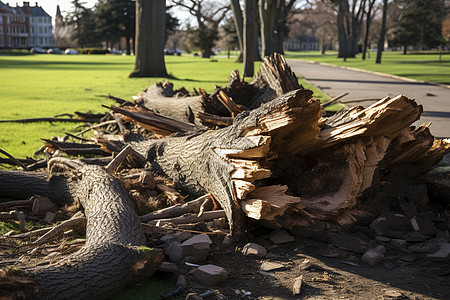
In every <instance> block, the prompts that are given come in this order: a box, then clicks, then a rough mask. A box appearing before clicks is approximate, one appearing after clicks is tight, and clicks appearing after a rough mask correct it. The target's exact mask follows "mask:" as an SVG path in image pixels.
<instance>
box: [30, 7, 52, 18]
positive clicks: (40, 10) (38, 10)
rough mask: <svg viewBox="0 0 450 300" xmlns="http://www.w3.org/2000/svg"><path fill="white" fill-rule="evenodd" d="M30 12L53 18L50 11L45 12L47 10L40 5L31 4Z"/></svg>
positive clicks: (35, 15) (33, 14)
mask: <svg viewBox="0 0 450 300" xmlns="http://www.w3.org/2000/svg"><path fill="white" fill-rule="evenodd" d="M30 13H31V15H32V16H33V17H48V18H51V17H50V15H49V14H48V13H46V12H45V10H44V9H43V8H42V7H40V6H37V5H36V6H31V7H30Z"/></svg>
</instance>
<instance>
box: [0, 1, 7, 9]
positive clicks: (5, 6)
mask: <svg viewBox="0 0 450 300" xmlns="http://www.w3.org/2000/svg"><path fill="white" fill-rule="evenodd" d="M8 7H9V6H8V5H6V4H5V3H3V2H2V1H0V8H4V9H6V8H8Z"/></svg>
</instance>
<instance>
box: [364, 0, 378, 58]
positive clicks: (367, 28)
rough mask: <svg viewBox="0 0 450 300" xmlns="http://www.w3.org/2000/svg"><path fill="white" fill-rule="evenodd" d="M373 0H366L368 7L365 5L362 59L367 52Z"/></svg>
mask: <svg viewBox="0 0 450 300" xmlns="http://www.w3.org/2000/svg"><path fill="white" fill-rule="evenodd" d="M375 1H376V0H369V1H368V5H367V6H368V7H367V12H366V13H365V15H366V30H365V33H364V44H363V49H362V50H363V54H362V59H363V60H365V59H366V52H367V45H368V43H369V33H370V25H371V23H372V18H373V8H374V5H375Z"/></svg>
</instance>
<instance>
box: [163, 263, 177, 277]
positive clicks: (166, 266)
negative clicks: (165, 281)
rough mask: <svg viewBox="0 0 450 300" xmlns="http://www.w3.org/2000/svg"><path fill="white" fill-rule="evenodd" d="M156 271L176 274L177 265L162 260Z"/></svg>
mask: <svg viewBox="0 0 450 300" xmlns="http://www.w3.org/2000/svg"><path fill="white" fill-rule="evenodd" d="M158 271H162V272H167V273H174V274H177V273H178V268H177V266H176V265H175V264H174V263H171V262H168V261H163V262H162V263H161V264H160V265H159V267H158Z"/></svg>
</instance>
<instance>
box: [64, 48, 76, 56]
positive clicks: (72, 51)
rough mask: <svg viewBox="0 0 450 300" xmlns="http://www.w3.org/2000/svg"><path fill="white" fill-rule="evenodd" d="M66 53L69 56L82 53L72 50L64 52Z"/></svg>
mask: <svg viewBox="0 0 450 300" xmlns="http://www.w3.org/2000/svg"><path fill="white" fill-rule="evenodd" d="M64 53H65V54H68V55H75V54H80V52H78V51H77V50H74V49H70V48H68V49H66V51H64Z"/></svg>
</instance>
